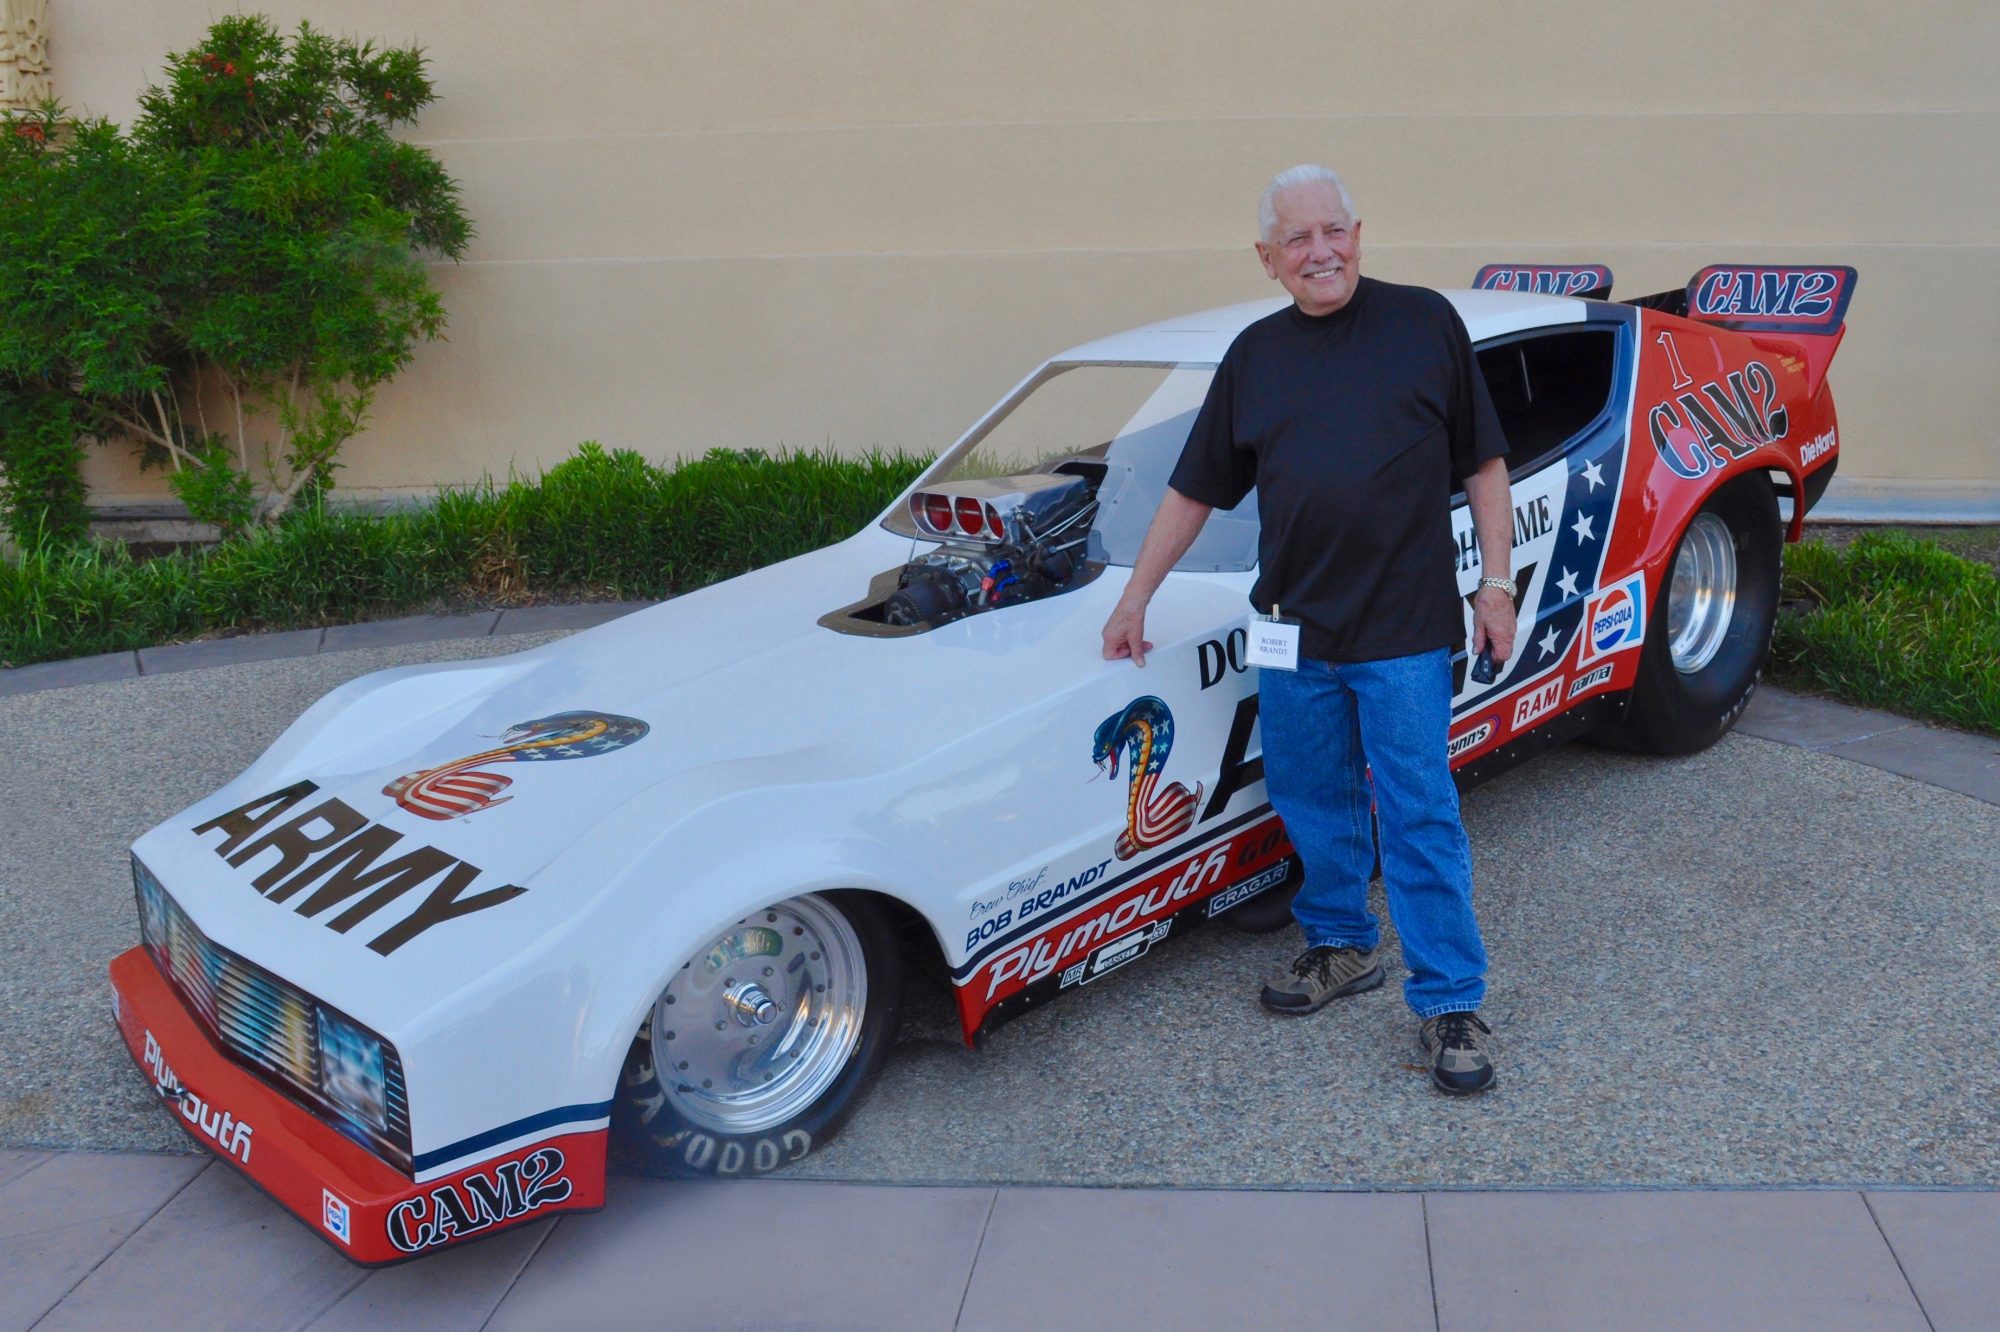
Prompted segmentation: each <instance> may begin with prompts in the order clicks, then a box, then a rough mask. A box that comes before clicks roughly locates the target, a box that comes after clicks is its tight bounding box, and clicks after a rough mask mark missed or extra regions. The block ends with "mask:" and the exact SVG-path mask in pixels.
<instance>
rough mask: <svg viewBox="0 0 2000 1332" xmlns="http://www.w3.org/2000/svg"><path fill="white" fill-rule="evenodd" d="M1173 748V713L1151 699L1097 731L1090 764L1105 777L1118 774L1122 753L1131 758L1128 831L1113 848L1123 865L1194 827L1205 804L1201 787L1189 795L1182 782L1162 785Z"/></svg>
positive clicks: (1128, 707)
mask: <svg viewBox="0 0 2000 1332" xmlns="http://www.w3.org/2000/svg"><path fill="white" fill-rule="evenodd" d="M1173 747H1174V714H1173V713H1172V712H1170V711H1168V709H1167V705H1166V703H1165V702H1163V701H1162V700H1160V699H1157V698H1154V697H1153V696H1151V695H1150V694H1149V695H1147V696H1146V697H1144V698H1135V699H1133V700H1132V701H1131V702H1130V703H1128V704H1126V705H1125V710H1124V711H1123V712H1120V713H1117V714H1116V715H1114V716H1110V717H1106V718H1105V719H1104V723H1103V725H1101V726H1099V727H1098V728H1097V737H1096V743H1095V744H1094V745H1093V746H1092V748H1091V754H1090V757H1091V760H1092V761H1093V762H1095V763H1096V764H1097V766H1098V769H1099V770H1100V771H1102V772H1104V773H1105V774H1106V775H1107V776H1110V777H1116V776H1117V775H1118V756H1119V753H1120V751H1125V752H1128V753H1129V754H1130V755H1131V759H1132V766H1131V774H1132V775H1131V778H1130V783H1131V784H1130V787H1129V789H1128V791H1127V794H1126V797H1125V831H1124V832H1122V833H1120V834H1118V843H1117V845H1116V846H1115V847H1114V848H1113V849H1114V850H1115V851H1116V852H1117V853H1118V858H1119V859H1120V860H1130V859H1131V858H1132V857H1133V856H1136V855H1138V854H1139V853H1140V852H1141V851H1143V850H1145V849H1146V848H1147V847H1149V846H1158V845H1159V844H1160V843H1162V842H1164V841H1167V840H1168V839H1170V838H1174V837H1178V836H1180V835H1181V834H1182V833H1184V832H1186V831H1187V830H1188V829H1189V828H1192V827H1193V826H1194V812H1195V807H1196V806H1198V805H1199V804H1200V803H1201V783H1199V782H1197V783H1195V788H1194V790H1192V791H1190V790H1188V789H1187V787H1185V786H1183V785H1181V784H1180V783H1179V782H1169V783H1167V784H1166V785H1165V786H1160V785H1159V784H1158V783H1159V780H1160V770H1161V769H1162V768H1164V767H1166V766H1167V754H1168V753H1169V752H1170V751H1171V750H1172V749H1173Z"/></svg>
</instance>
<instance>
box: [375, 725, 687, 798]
mask: <svg viewBox="0 0 2000 1332" xmlns="http://www.w3.org/2000/svg"><path fill="white" fill-rule="evenodd" d="M651 729H652V728H651V727H649V726H647V725H646V723H645V722H642V721H640V720H639V719H638V718H636V717H620V716H617V715H616V714H614V713H608V712H558V713H556V714H555V715H553V716H549V717H538V718H536V719H535V720H534V721H526V722H522V723H520V724H519V725H517V726H510V727H508V728H507V731H506V732H505V733H504V734H503V735H501V737H500V744H499V745H498V746H497V747H495V748H493V749H487V750H482V751H481V752H479V753H477V754H472V755H468V756H467V757H465V758H461V759H454V760H452V761H451V762H450V763H445V764H441V765H440V766H438V767H435V768H425V769H423V770H422V771H420V772H412V773H406V774H405V775H403V776H401V777H398V778H397V779H396V780H395V781H393V782H390V783H389V784H388V785H387V786H385V787H383V788H382V794H383V795H385V796H390V797H392V798H393V799H394V800H395V802H396V803H397V804H398V805H400V806H402V807H403V808H404V809H405V810H407V811H409V812H410V813H412V814H415V815H418V816H419V817H421V818H426V819H440V820H442V819H456V818H462V817H465V816H466V815H470V814H477V813H479V812H480V811H481V810H486V809H491V808H493V807H494V806H495V805H504V804H506V803H507V802H508V801H509V800H512V799H513V797H512V796H503V795H501V794H500V793H501V792H502V791H504V790H506V789H507V788H508V787H509V786H511V785H513V783H514V779H513V778H511V777H506V776H503V775H501V774H500V773H497V772H487V771H485V770H484V766H483V765H486V764H492V763H546V762H550V761H553V760H560V759H581V758H596V757H597V756H598V755H599V754H609V753H610V752H612V751H613V750H617V749H623V748H625V746H627V745H630V744H636V743H638V742H639V741H640V740H643V739H644V738H645V737H646V732H647V731H649V730H651Z"/></svg>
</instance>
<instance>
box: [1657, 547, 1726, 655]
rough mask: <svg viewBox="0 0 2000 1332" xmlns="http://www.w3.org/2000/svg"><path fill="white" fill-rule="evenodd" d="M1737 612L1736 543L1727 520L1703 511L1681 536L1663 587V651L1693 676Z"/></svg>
mask: <svg viewBox="0 0 2000 1332" xmlns="http://www.w3.org/2000/svg"><path fill="white" fill-rule="evenodd" d="M1735 615H1736V543H1735V542H1734V541H1733V540H1731V538H1730V535H1729V524H1728V523H1726V522H1724V521H1723V520H1722V519H1721V518H1719V517H1717V516H1716V515H1715V514H1713V513H1701V514H1697V515H1696V516H1695V520H1694V521H1693V522H1692V523H1690V524H1689V525H1688V530H1687V535H1686V536H1684V537H1682V538H1681V548H1680V553H1679V554H1677V555H1676V556H1675V557H1674V572H1673V581H1672V582H1671V583H1669V584H1668V585H1667V651H1668V653H1669V654H1671V656H1672V657H1673V662H1674V669H1675V670H1677V671H1679V672H1680V673H1681V674H1683V675H1692V674H1694V673H1695V672H1696V671H1698V670H1700V669H1701V668H1702V667H1704V666H1706V665H1708V663H1709V662H1711V661H1713V660H1714V659H1715V654H1716V652H1717V651H1718V650H1719V649H1720V648H1721V647H1722V641H1723V639H1724V638H1726V637H1727V636H1728V634H1729V622H1730V621H1731V620H1732V619H1733V618H1734V617H1735Z"/></svg>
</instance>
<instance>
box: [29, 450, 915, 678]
mask: <svg viewBox="0 0 2000 1332" xmlns="http://www.w3.org/2000/svg"><path fill="white" fill-rule="evenodd" d="M924 466H925V460H923V459H919V458H911V457H907V456H905V455H902V454H894V455H883V454H870V455H868V456H866V457H863V458H860V459H844V458H836V457H832V456H828V455H823V454H816V453H806V454H789V455H784V456H780V457H766V456H764V455H762V454H760V453H755V452H743V453H735V452H728V451H720V450H718V451H716V452H712V453H710V454H709V455H708V456H706V457H704V458H700V459H697V460H695V461H693V462H689V463H686V464H684V465H682V466H679V467H675V468H671V469H667V468H661V467H658V466H655V465H654V464H652V463H649V462H647V461H645V460H644V459H643V458H640V457H639V456H638V455H637V454H635V453H631V452H629V451H626V450H614V451H611V452H608V453H607V452H606V451H605V450H603V449H601V448H600V447H598V446H597V445H596V444H585V445H583V446H582V447H581V448H580V449H579V450H578V452H577V454H576V456H575V457H573V458H570V459H568V460H566V461H564V462H562V463H560V464H558V465H557V466H555V467H553V468H550V469H549V471H548V472H547V473H546V474H544V475H543V476H541V477H540V478H538V479H536V480H532V481H530V480H516V481H513V482H511V483H509V484H508V485H507V486H505V487H500V488H496V487H494V486H492V485H490V484H488V485H480V486H474V487H470V488H467V489H463V490H448V491H443V492H441V493H440V494H439V495H438V496H437V497H436V499H435V500H434V501H433V502H431V503H429V504H427V505H425V506H424V507H422V508H419V509H413V510H409V511H407V512H398V513H391V514H387V515H384V516H373V515H368V514H362V513H355V512H339V511H334V510H329V509H326V508H325V507H323V506H321V505H317V504H314V505H307V506H304V507H301V508H298V509H295V510H294V511H293V512H291V513H290V514H288V515H286V517H285V518H284V520H283V521H282V522H280V523H278V524H277V525H275V526H271V527H252V528H249V529H248V530H247V531H245V532H244V534H243V535H242V536H240V537H238V538H236V539H234V540H229V541H225V542H223V543H222V544H221V545H219V546H217V547H215V548H214V549H213V550H209V551H205V552H199V553H194V554H177V555H169V556H166V557H163V558H161V559H156V560H150V561H147V562H144V563H137V562H135V561H133V559H132V558H131V556H130V555H129V554H128V553H127V552H126V551H125V548H124V547H122V546H119V545H116V544H113V543H98V544H95V545H73V546H64V545H62V544H60V543H54V542H38V543H35V544H33V545H31V546H30V547H28V548H27V550H26V551H25V552H24V553H23V554H22V555H21V556H20V557H19V558H18V559H17V560H12V561H6V560H0V665H5V666H19V665H25V664H27V663H29V662H34V661H47V660H51V659H54V658H60V657H74V656H83V655H87V654H90V653H95V652H115V651H123V650H128V649H132V648H140V647H147V646H150V645H152V644H155V643H162V642H170V641H172V640H174V639H180V638H193V637H198V636H200V635H202V634H205V633H214V632H216V631H218V630H259V629H292V628H305V627H309V626H314V625H322V624H335V623H345V622H349V621H353V620H360V619H367V618H370V617H372V616H383V615H393V614H397V613H399V612H407V611H410V610H414V609H416V608H419V607H422V606H426V605H431V604H435V603H437V602H439V601H447V602H450V601H480V602H490V601H495V600H498V601H503V602H505V601H511V600H517V599H521V598H524V597H534V596H542V595H558V596H579V595H581V596H610V597H662V596H666V595H669V594H670V593H672V592H675V591H684V590H687V589H689V588H693V587H699V586H701V585H703V584H705V583H710V582H714V581H715V580H717V579H720V578H727V577H731V576H733V575H735V574H739V573H742V572H744V571H746V570H748V569H752V568H755V567H757V566H759V565H762V564H768V563H771V562H774V561H776V560H781V559H787V558H790V557H791V556H794V555H800V554H804V553H805V552H806V551H809V550H812V549H815V548H817V547H819V546H823V545H826V544H827V543H829V542H832V541H836V540H839V539H840V538H842V537H845V536H847V535H848V534H850V533H852V532H853V531H855V530H857V529H858V528H860V527H861V526H862V525H863V524H865V523H867V522H868V521H869V520H870V519H871V518H872V517H874V516H875V514H876V513H878V512H879V511H880V510H881V508H882V507H883V506H884V505H885V504H887V503H888V502H889V500H890V499H891V498H892V497H893V496H894V495H895V494H896V493H897V492H898V491H899V490H901V489H902V488H903V487H904V486H906V485H908V484H909V483H910V481H912V480H913V479H915V477H916V475H917V473H918V472H919V471H921V470H922V469H923V467H924Z"/></svg>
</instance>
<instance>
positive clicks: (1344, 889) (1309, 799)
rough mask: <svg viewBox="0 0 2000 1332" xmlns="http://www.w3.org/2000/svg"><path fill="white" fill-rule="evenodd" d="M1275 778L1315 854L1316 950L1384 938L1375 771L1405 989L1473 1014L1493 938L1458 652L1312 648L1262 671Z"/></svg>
mask: <svg viewBox="0 0 2000 1332" xmlns="http://www.w3.org/2000/svg"><path fill="white" fill-rule="evenodd" d="M1257 693H1258V711H1259V715H1260V719H1261V724H1262V726H1263V731H1264V783H1265V787H1266V789H1267V790H1268V791H1269V792H1270V796H1271V805H1272V807H1273V808H1274V809H1276V810H1277V811H1278V815H1279V817H1281V818H1283V819H1284V821H1285V830H1286V831H1287V832H1288V833H1290V834H1291V838H1292V845H1293V846H1294V847H1295V848H1296V849H1297V850H1298V853H1299V858H1300V860H1302V861H1303V862H1304V864H1305V872H1306V881H1305V887H1303V888H1302V889H1300V890H1299V895H1298V897H1297V899H1296V900H1295V901H1294V903H1293V905H1292V914H1293V915H1294V916H1296V917H1297V918H1298V922H1299V928H1300V929H1302V930H1304V931H1305V937H1306V946H1307V947H1308V948H1311V947H1315V946H1318V945H1321V944H1331V945H1334V946H1336V947H1344V948H1360V949H1364V950H1366V949H1371V948H1373V947H1375V945H1376V943H1377V941H1378V940H1379V939H1380V937H1381V928H1380V923H1379V922H1378V921H1377V920H1376V918H1375V913H1374V912H1372V911H1370V910H1369V909H1368V879H1369V874H1370V871H1371V870H1372V869H1373V868H1374V863H1375V838H1374V830H1373V829H1372V828H1371V827H1370V824H1369V817H1368V804H1369V784H1368V773H1369V772H1370V771H1372V772H1373V774H1374V779H1375V782H1374V787H1375V789H1374V797H1375V805H1376V809H1377V814H1378V817H1379V818H1380V820H1381V827H1382V883H1383V886H1384V887H1385V888H1386V889H1387V891H1388V898H1389V916H1390V919H1392V920H1394V921H1395V922H1396V932H1397V934H1399V935H1400V936H1401V937H1402V941H1403V960H1404V962H1406V963H1407V964H1408V965H1409V968H1410V975H1409V978H1408V979H1407V980H1406V981H1405V982H1404V983H1403V998H1404V1000H1405V1001H1406V1002H1407V1003H1408V1004H1409V1005H1410V1007H1411V1008H1412V1009H1414V1010H1415V1011H1416V1014H1417V1016H1418V1017H1420V1018H1433V1017H1436V1016H1437V1015H1438V1014H1440V1013H1452V1012H1462V1011H1463V1012H1469V1011H1471V1010H1473V1009H1476V1008H1478V1007H1479V1002H1480V1000H1481V999H1483V998H1485V996H1486V946H1485V945H1484V944H1483V943H1481V942H1480V939H1479V922H1478V921H1477V920H1476V919H1474V917H1473V914H1472V854H1471V851H1470V849H1469V848H1468V847H1467V846H1466V841H1465V827H1464V825H1463V824H1461V823H1460V822H1459V819H1458V788H1457V787H1455V786H1453V785H1452V780H1451V768H1450V765H1449V764H1448V763H1447V762H1446V760H1445V736H1446V733H1447V732H1448V731H1449V730H1450V728H1451V654H1450V653H1449V652H1447V651H1446V650H1445V649H1443V648H1439V649H1437V650H1436V651H1434V652H1424V653H1419V654H1417V655H1416V656H1413V657H1394V658H1391V659H1389V660H1387V661H1363V662H1351V663H1344V664H1343V663H1335V662H1327V661H1312V660H1303V659H1302V660H1301V661H1300V662H1299V669H1298V670H1296V671H1274V670H1266V671H1263V672H1262V673H1261V674H1260V676H1259V678H1258V683H1257Z"/></svg>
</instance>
